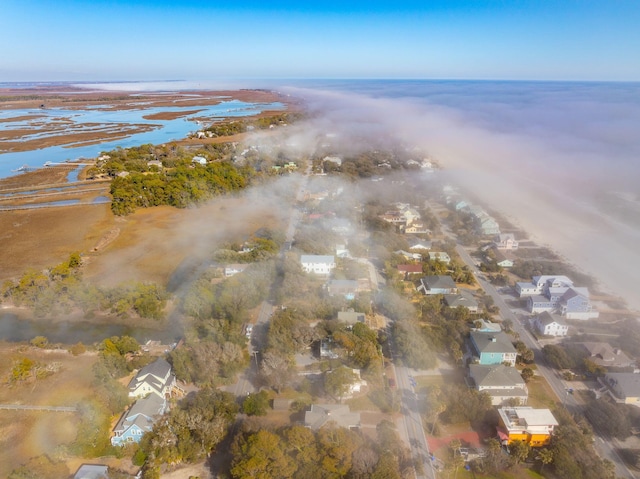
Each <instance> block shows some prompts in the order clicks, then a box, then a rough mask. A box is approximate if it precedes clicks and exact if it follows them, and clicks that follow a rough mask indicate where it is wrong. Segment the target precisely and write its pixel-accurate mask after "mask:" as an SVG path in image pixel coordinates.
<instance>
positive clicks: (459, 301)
mask: <svg viewBox="0 0 640 479" xmlns="http://www.w3.org/2000/svg"><path fill="white" fill-rule="evenodd" d="M444 302H445V303H446V304H447V306H449V307H450V308H457V307H458V306H464V307H465V308H470V309H477V308H478V302H477V301H476V300H475V298H474V297H473V295H472V294H471V293H469V292H468V291H465V290H463V289H461V290H459V293H458V294H445V295H444Z"/></svg>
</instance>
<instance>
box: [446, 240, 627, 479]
mask: <svg viewBox="0 0 640 479" xmlns="http://www.w3.org/2000/svg"><path fill="white" fill-rule="evenodd" d="M456 251H457V252H458V254H459V255H460V258H461V259H462V260H463V261H464V262H465V264H466V265H467V266H469V268H471V270H472V271H473V272H474V275H475V277H476V280H477V281H478V283H479V284H480V286H482V288H483V289H484V291H485V293H487V294H488V295H490V296H491V297H492V298H493V301H494V303H495V305H496V306H498V308H500V314H501V316H502V318H503V319H510V320H511V321H512V322H513V329H514V331H515V332H516V333H518V334H519V336H520V340H521V341H522V342H524V343H525V344H526V346H527V347H528V348H529V349H531V350H533V352H534V354H535V363H536V367H537V374H539V375H540V376H542V377H544V378H545V380H546V381H547V382H548V383H549V386H551V389H552V390H553V392H554V393H555V394H556V396H557V397H558V399H559V400H560V401H562V402H563V404H565V406H566V407H567V408H569V409H570V410H571V409H576V408H577V405H578V403H577V401H576V398H575V397H574V396H573V395H571V394H569V393H568V391H567V389H568V388H567V386H566V385H565V383H564V381H563V380H562V379H560V377H559V376H558V374H557V373H556V372H555V371H554V370H553V369H551V368H550V367H549V366H547V363H546V361H545V359H544V356H543V354H542V346H541V345H540V343H539V342H538V341H537V340H536V339H535V338H534V337H533V336H532V335H531V334H530V333H529V331H528V330H527V328H526V327H525V326H524V324H523V322H522V319H521V318H520V317H519V316H518V315H516V314H515V313H514V312H513V310H512V307H509V305H508V304H507V303H506V301H505V299H504V297H503V295H501V294H500V293H498V291H497V290H496V288H495V286H493V285H492V284H491V283H489V282H488V281H485V280H484V279H483V276H481V273H480V272H479V270H478V268H477V267H476V265H475V261H474V260H473V258H471V256H470V255H469V253H468V252H467V250H466V249H465V248H464V247H463V246H462V245H460V244H458V245H456ZM594 432H595V433H596V442H595V446H596V450H597V451H598V454H599V455H600V457H602V458H606V459H609V460H610V461H611V462H613V464H614V465H615V467H616V475H617V476H618V477H626V478H630V479H635V478H636V477H637V476H635V475H634V474H633V473H632V472H631V471H630V470H629V468H627V466H626V465H625V463H624V461H623V460H622V458H621V457H620V456H619V455H618V453H617V452H616V451H615V443H614V442H612V441H610V440H608V439H604V438H603V437H601V436H600V435H598V434H597V431H594Z"/></svg>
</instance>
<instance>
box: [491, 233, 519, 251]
mask: <svg viewBox="0 0 640 479" xmlns="http://www.w3.org/2000/svg"><path fill="white" fill-rule="evenodd" d="M493 245H494V247H495V248H496V249H499V250H511V251H514V250H517V249H518V242H517V241H516V239H515V237H514V236H513V234H511V233H502V234H499V235H496V237H495V238H494V240H493Z"/></svg>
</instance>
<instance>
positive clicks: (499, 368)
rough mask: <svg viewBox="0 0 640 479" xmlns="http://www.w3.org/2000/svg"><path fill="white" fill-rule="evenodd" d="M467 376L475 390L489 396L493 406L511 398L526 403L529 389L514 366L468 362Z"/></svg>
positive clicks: (500, 404) (502, 403) (504, 402)
mask: <svg viewBox="0 0 640 479" xmlns="http://www.w3.org/2000/svg"><path fill="white" fill-rule="evenodd" d="M469 378H470V379H471V381H472V384H473V386H474V388H475V389H476V390H477V391H479V392H485V393H487V394H489V396H491V404H493V405H494V406H502V405H504V404H506V403H507V401H511V400H516V401H518V403H519V404H520V405H523V404H526V403H527V398H528V396H529V391H528V389H527V385H526V383H525V381H524V379H522V376H521V375H520V373H519V372H518V370H517V369H516V368H512V367H509V366H505V365H504V364H495V365H482V364H470V365H469Z"/></svg>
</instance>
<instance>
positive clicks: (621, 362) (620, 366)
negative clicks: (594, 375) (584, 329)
mask: <svg viewBox="0 0 640 479" xmlns="http://www.w3.org/2000/svg"><path fill="white" fill-rule="evenodd" d="M582 347H583V348H584V350H585V352H586V353H587V355H588V358H589V360H590V361H592V362H594V363H595V364H597V365H598V366H602V367H604V368H607V369H608V370H611V369H614V370H617V371H621V370H632V369H634V367H635V361H634V360H633V359H631V358H630V357H629V356H627V355H626V354H625V353H624V352H623V351H622V350H620V349H618V348H615V349H614V348H612V347H611V345H610V344H609V343H604V342H598V341H587V342H584V343H582Z"/></svg>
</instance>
